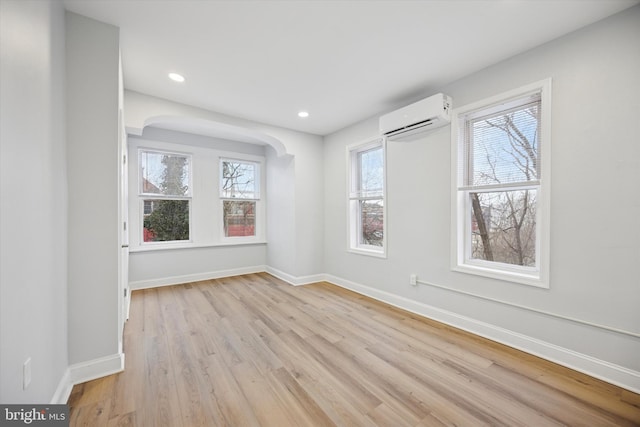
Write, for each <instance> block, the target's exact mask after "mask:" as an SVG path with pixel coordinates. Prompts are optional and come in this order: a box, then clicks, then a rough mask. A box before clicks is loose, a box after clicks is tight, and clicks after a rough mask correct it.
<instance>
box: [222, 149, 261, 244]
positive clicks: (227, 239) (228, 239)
mask: <svg viewBox="0 0 640 427" xmlns="http://www.w3.org/2000/svg"><path fill="white" fill-rule="evenodd" d="M223 162H236V163H245V164H252V165H254V166H255V168H256V171H255V172H256V173H255V175H256V176H255V179H256V183H255V190H256V191H255V194H254V197H251V198H246V197H242V198H236V197H226V196H225V195H224V194H223V188H222V185H223V176H222V174H223V167H222V163H223ZM218 169H219V171H218V181H219V182H218V188H219V194H218V196H219V197H218V198H219V210H218V212H219V214H220V217H219V233H220V241H221V242H223V243H226V244H230V243H253V242H263V241H264V239H265V237H264V236H265V231H264V224H266V221H265V210H266V209H265V206H264V198H263V197H262V194H263V188H262V183H263V182H264V176H263V175H264V173H265V172H264V162H263V161H262V160H257V159H249V158H246V157H238V156H231V157H230V156H220V158H219V160H218ZM225 201H247V202H255V204H256V206H255V212H254V215H255V220H254V221H255V222H254V235H253V236H225V232H224V202H225Z"/></svg>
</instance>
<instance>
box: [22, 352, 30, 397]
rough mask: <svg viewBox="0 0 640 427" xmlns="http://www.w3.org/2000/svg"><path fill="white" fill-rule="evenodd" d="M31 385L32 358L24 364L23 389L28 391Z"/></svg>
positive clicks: (28, 358)
mask: <svg viewBox="0 0 640 427" xmlns="http://www.w3.org/2000/svg"><path fill="white" fill-rule="evenodd" d="M29 384H31V358H30V357H27V360H25V361H24V363H23V364H22V389H23V390H26V389H27V387H29Z"/></svg>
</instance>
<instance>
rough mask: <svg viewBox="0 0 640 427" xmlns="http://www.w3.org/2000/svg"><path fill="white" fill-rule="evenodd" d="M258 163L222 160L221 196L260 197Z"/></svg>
mask: <svg viewBox="0 0 640 427" xmlns="http://www.w3.org/2000/svg"><path fill="white" fill-rule="evenodd" d="M257 180H258V165H257V164H256V163H244V162H234V161H228V160H225V161H223V162H222V181H221V186H222V188H221V193H222V195H221V197H224V198H234V199H235V198H238V199H258V198H260V191H259V186H258V181H257Z"/></svg>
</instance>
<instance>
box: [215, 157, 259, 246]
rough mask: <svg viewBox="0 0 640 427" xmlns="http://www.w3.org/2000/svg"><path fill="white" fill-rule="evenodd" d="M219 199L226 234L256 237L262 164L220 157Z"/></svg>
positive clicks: (226, 235)
mask: <svg viewBox="0 0 640 427" xmlns="http://www.w3.org/2000/svg"><path fill="white" fill-rule="evenodd" d="M220 199H221V201H222V223H223V231H224V237H255V236H256V209H257V201H258V200H260V164H259V163H255V162H248V161H243V160H234V159H221V160H220Z"/></svg>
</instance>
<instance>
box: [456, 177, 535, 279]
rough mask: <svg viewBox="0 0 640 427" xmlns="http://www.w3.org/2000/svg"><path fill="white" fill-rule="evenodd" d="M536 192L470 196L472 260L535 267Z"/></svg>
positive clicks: (502, 192) (504, 192)
mask: <svg viewBox="0 0 640 427" xmlns="http://www.w3.org/2000/svg"><path fill="white" fill-rule="evenodd" d="M536 196H537V191H536V190H518V191H500V192H491V193H470V194H469V201H470V206H471V212H470V217H471V258H472V259H481V260H486V261H496V262H502V263H506V264H514V265H522V266H528V267H533V266H535V264H536Z"/></svg>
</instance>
